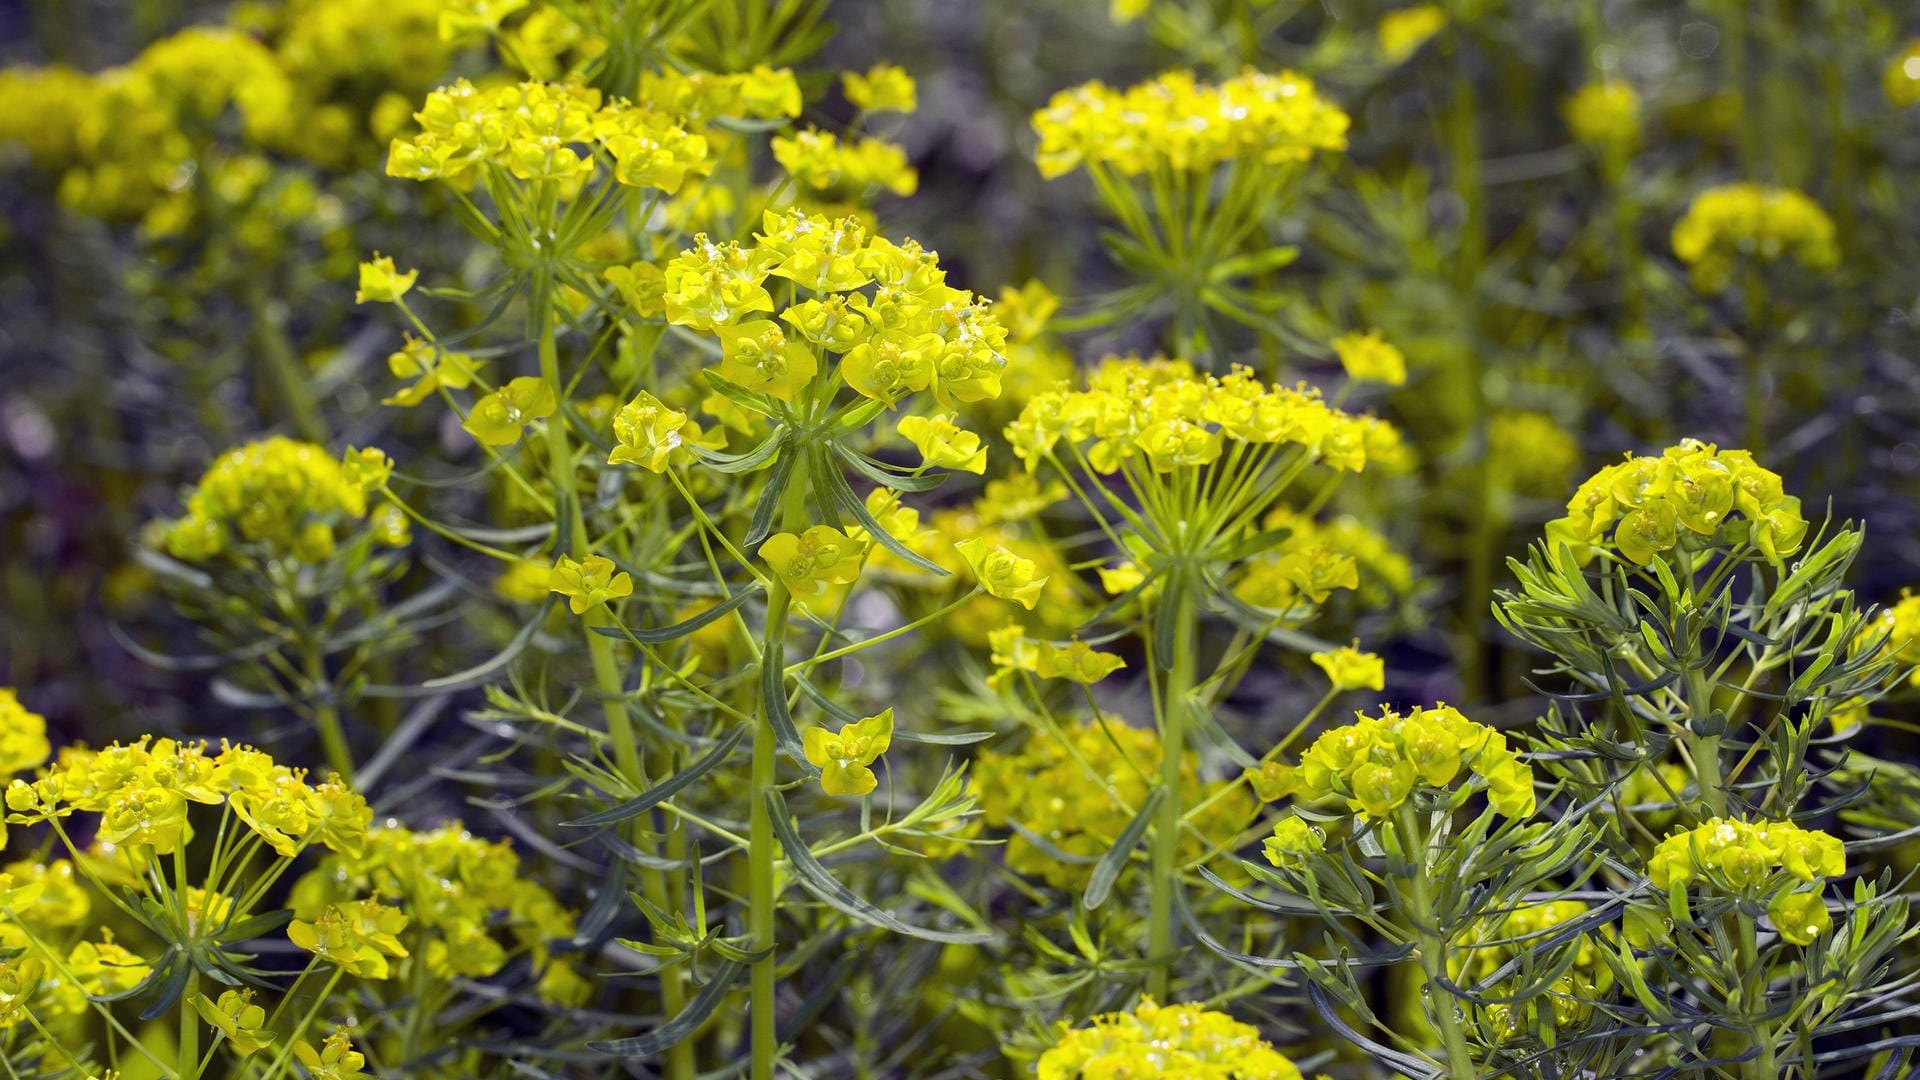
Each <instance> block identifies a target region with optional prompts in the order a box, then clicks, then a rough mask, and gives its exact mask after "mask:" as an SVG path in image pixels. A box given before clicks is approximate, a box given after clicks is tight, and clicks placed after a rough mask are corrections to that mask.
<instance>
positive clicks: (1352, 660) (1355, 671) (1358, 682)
mask: <svg viewBox="0 0 1920 1080" xmlns="http://www.w3.org/2000/svg"><path fill="white" fill-rule="evenodd" d="M1311 659H1312V660H1313V663H1314V666H1316V667H1318V668H1319V669H1320V670H1321V671H1324V672H1326V673H1327V679H1328V681H1330V682H1331V683H1333V688H1334V689H1335V690H1337V691H1346V690H1384V689H1386V685H1387V665H1386V661H1384V660H1382V659H1380V658H1379V657H1378V656H1375V655H1374V654H1373V653H1370V652H1363V651H1361V649H1360V648H1359V645H1358V643H1357V642H1356V643H1355V644H1353V645H1343V646H1341V647H1340V648H1338V649H1332V650H1329V651H1327V652H1317V653H1314V654H1313V656H1312V657H1311Z"/></svg>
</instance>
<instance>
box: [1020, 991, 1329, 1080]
mask: <svg viewBox="0 0 1920 1080" xmlns="http://www.w3.org/2000/svg"><path fill="white" fill-rule="evenodd" d="M1037 1069H1038V1072H1039V1080H1129V1078H1132V1077H1161V1076H1164V1077H1195V1078H1199V1077H1221V1078H1226V1077H1236V1078H1243V1080H1253V1078H1255V1077H1258V1078H1259V1080H1302V1078H1301V1075H1300V1070H1299V1068H1298V1067H1297V1066H1295V1065H1294V1064H1293V1062H1292V1061H1290V1060H1288V1059H1287V1057H1286V1056H1285V1055H1283V1054H1281V1053H1280V1052H1279V1051H1277V1050H1275V1049H1274V1048H1273V1046H1272V1045H1271V1044H1270V1043H1268V1042H1267V1041H1266V1040H1265V1039H1262V1038H1261V1037H1260V1032H1259V1030H1258V1029H1256V1028H1255V1027H1253V1025H1251V1024H1243V1023H1241V1022H1239V1021H1238V1020H1235V1019H1234V1018H1233V1017H1231V1016H1228V1015H1227V1014H1226V1013H1223V1012H1214V1011H1211V1010H1209V1009H1208V1008H1206V1007H1205V1006H1203V1005H1197V1004H1196V1005H1165V1006H1162V1005H1156V1004H1154V1002H1153V1000H1152V999H1150V998H1149V999H1145V1000H1142V1001H1141V1002H1140V1004H1139V1005H1138V1006H1137V1007H1136V1008H1135V1009H1134V1010H1133V1011H1132V1012H1122V1013H1107V1014H1104V1015H1101V1016H1096V1017H1094V1018H1093V1019H1092V1020H1091V1021H1090V1022H1089V1023H1088V1025H1087V1026H1086V1027H1082V1028H1070V1027H1068V1026H1067V1025H1066V1024H1065V1023H1062V1024H1061V1025H1060V1028H1059V1035H1058V1037H1057V1038H1056V1040H1055V1042H1054V1045H1053V1046H1052V1048H1050V1049H1048V1050H1047V1052H1046V1053H1044V1054H1041V1055H1040V1061H1039V1063H1038V1065H1037Z"/></svg>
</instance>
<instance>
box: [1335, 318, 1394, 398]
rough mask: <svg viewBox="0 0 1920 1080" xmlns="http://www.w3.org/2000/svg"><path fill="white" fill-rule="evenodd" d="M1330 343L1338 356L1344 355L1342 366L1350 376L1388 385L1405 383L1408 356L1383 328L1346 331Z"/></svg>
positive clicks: (1341, 361) (1350, 377) (1341, 360)
mask: <svg viewBox="0 0 1920 1080" xmlns="http://www.w3.org/2000/svg"><path fill="white" fill-rule="evenodd" d="M1329 344H1331V345H1332V346H1333V353H1334V355H1335V356H1337V357H1339V358H1340V366H1341V367H1342V368H1343V369H1345V370H1346V373H1347V378H1349V379H1354V380H1356V381H1360V382H1377V383H1385V384H1386V385H1388V386H1402V385H1405V383H1406V381H1407V358H1406V356H1405V355H1404V354H1402V353H1401V352H1400V350H1399V349H1397V348H1395V347H1394V346H1393V345H1392V343H1390V342H1388V341H1387V340H1386V339H1385V338H1383V337H1381V336H1380V331H1378V330H1371V331H1368V332H1367V333H1364V334H1342V335H1341V336H1339V337H1337V338H1334V339H1333V341H1332V342H1330V343H1329Z"/></svg>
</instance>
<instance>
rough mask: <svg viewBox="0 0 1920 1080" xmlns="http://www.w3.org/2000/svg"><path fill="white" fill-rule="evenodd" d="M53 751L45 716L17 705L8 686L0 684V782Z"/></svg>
mask: <svg viewBox="0 0 1920 1080" xmlns="http://www.w3.org/2000/svg"><path fill="white" fill-rule="evenodd" d="M52 752H53V748H52V746H51V745H49V744H48V742H47V721H46V718H45V717H43V716H41V715H40V714H39V713H36V712H34V711H32V710H30V709H28V708H27V707H26V706H24V705H22V704H20V698H19V696H18V695H17V694H15V693H14V691H13V689H12V688H11V687H6V686H0V781H4V780H5V779H6V778H7V777H9V776H12V775H14V774H15V773H23V772H26V771H27V770H29V769H33V768H36V767H38V766H39V765H40V764H41V763H42V762H44V761H46V760H47V755H48V754H51V753H52Z"/></svg>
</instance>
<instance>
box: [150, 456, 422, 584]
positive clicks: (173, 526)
mask: <svg viewBox="0 0 1920 1080" xmlns="http://www.w3.org/2000/svg"><path fill="white" fill-rule="evenodd" d="M389 467H390V466H388V465H387V464H386V458H385V455H383V454H380V453H379V452H378V451H358V452H355V451H350V452H349V453H348V456H347V458H346V459H345V460H342V459H339V458H335V457H333V456H332V455H331V454H329V453H327V452H326V450H325V449H323V448H321V447H319V446H316V445H314V444H313V443H307V442H300V441H297V440H294V439H289V438H286V437H284V436H279V435H276V436H274V437H272V438H269V439H263V440H261V441H260V442H255V443H248V444H247V445H245V446H242V447H239V448H237V449H233V450H229V451H227V452H226V453H224V454H222V455H220V456H219V457H218V458H216V459H215V460H214V463H213V464H212V465H211V466H210V467H209V468H208V469H207V471H206V474H205V475H204V476H202V477H201V478H200V482H199V483H198V484H197V485H195V486H194V489H193V491H192V492H191V493H189V494H188V496H187V500H186V506H187V513H186V516H184V517H182V518H179V519H178V520H175V521H171V522H167V523H166V524H165V525H164V526H163V527H162V529H161V531H160V543H161V544H162V545H163V546H164V547H165V548H166V550H167V552H168V554H170V555H172V556H173V557H174V558H177V559H185V560H187V561H189V562H204V561H206V560H208V559H212V558H215V557H216V556H219V555H222V554H226V553H229V552H234V551H235V550H236V549H237V548H240V547H244V546H257V547H259V548H261V549H264V551H265V552H266V553H267V554H268V555H270V556H272V557H276V558H278V557H287V556H291V557H293V558H297V559H301V560H303V561H307V562H317V561H320V560H322V559H325V558H326V557H327V556H329V555H331V554H332V553H333V550H334V547H335V545H336V544H337V543H338V542H339V540H340V539H341V538H343V537H344V536H345V535H346V533H347V532H348V531H349V530H350V529H352V528H353V527H354V525H355V523H356V522H358V521H360V520H361V519H363V518H365V517H366V516H367V495H368V493H369V492H372V491H376V490H378V489H379V488H380V487H381V486H382V485H383V484H385V483H386V471H387V469H388V468H389Z"/></svg>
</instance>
